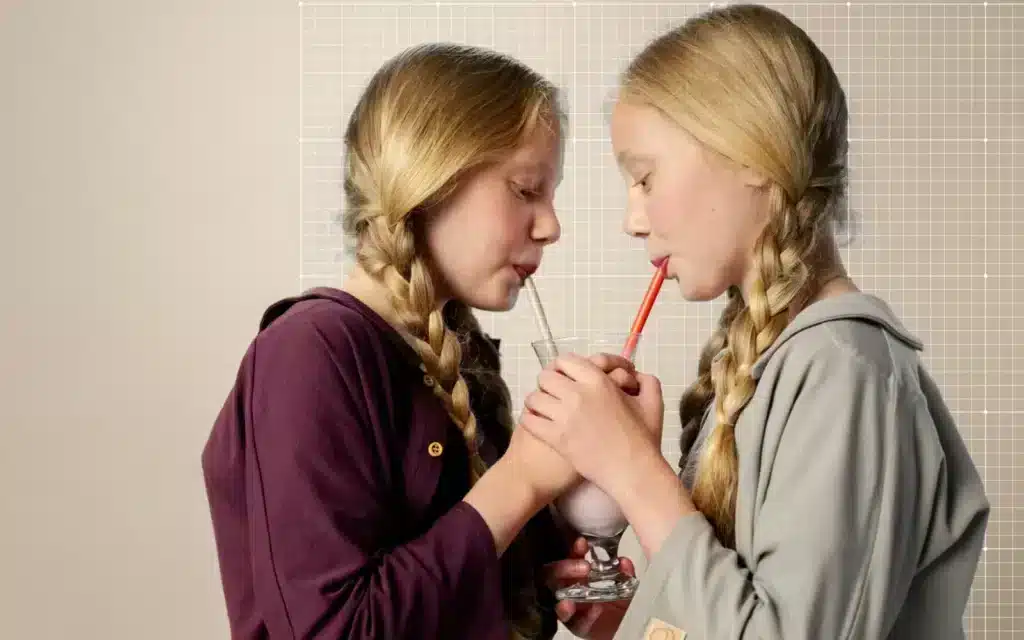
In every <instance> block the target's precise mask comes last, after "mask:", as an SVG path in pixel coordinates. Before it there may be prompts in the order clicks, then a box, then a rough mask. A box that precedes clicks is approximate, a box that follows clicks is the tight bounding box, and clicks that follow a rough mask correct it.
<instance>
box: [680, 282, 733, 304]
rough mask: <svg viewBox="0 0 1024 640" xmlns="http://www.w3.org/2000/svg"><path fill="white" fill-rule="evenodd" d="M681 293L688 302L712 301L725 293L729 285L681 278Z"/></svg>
mask: <svg viewBox="0 0 1024 640" xmlns="http://www.w3.org/2000/svg"><path fill="white" fill-rule="evenodd" d="M676 284H678V285H679V293H681V294H682V296H683V299H684V300H686V301H687V302H711V301H712V300H715V299H717V298H718V297H719V296H721V295H722V294H724V293H725V292H726V290H727V289H728V287H717V286H707V285H706V284H704V283H695V282H687V281H685V280H683V279H682V278H680V279H679V280H678V281H677V283H676Z"/></svg>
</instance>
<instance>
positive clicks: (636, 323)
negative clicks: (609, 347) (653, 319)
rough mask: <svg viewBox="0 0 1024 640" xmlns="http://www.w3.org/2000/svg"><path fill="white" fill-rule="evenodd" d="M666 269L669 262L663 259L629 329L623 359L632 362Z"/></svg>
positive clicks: (663, 280) (623, 349)
mask: <svg viewBox="0 0 1024 640" xmlns="http://www.w3.org/2000/svg"><path fill="white" fill-rule="evenodd" d="M666 269H668V260H667V259H663V260H662V261H661V264H659V265H658V269H657V270H656V271H655V272H654V277H653V278H651V284H650V285H648V287H647V293H645V294H644V300H643V302H641V303H640V311H638V312H637V314H636V318H635V319H634V320H633V326H632V327H630V329H629V338H627V339H626V345H625V346H624V347H623V348H622V357H623V358H626V359H630V360H631V359H632V358H633V351H634V350H636V344H637V342H639V341H640V334H641V333H643V331H644V325H645V324H647V317H648V316H649V315H651V309H652V308H653V307H654V301H655V300H656V299H657V297H658V292H659V291H661V284H662V283H663V282H665V270H666Z"/></svg>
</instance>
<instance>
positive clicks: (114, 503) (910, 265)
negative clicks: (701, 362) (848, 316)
mask: <svg viewBox="0 0 1024 640" xmlns="http://www.w3.org/2000/svg"><path fill="white" fill-rule="evenodd" d="M773 4H775V6H778V7H779V8H781V9H783V10H784V11H786V12H787V13H789V14H790V15H791V16H793V17H794V18H795V19H796V20H797V21H798V22H800V23H801V24H802V25H804V26H805V28H807V29H808V31H809V32H810V33H811V35H812V36H813V37H815V38H816V39H817V40H818V42H819V43H820V44H821V46H822V48H823V49H824V50H825V51H826V53H828V54H829V55H830V56H831V58H832V60H833V63H834V65H835V67H836V69H837V71H838V72H839V73H840V76H841V77H842V79H843V81H844V83H845V84H846V86H847V91H848V94H849V97H850V103H851V109H852V111H853V114H854V122H853V131H852V136H853V138H854V140H853V153H852V162H853V192H854V198H853V207H854V208H855V209H856V210H857V212H858V213H859V215H860V217H861V219H862V222H863V226H862V228H861V230H860V237H859V239H858V240H857V241H856V242H855V243H854V244H852V245H851V246H850V247H849V248H848V249H847V252H846V256H847V259H848V261H849V264H850V266H851V268H852V270H853V272H854V274H855V275H856V276H857V277H858V279H859V281H860V282H861V283H862V285H864V286H865V287H866V288H867V289H869V290H872V291H874V292H876V293H878V294H880V295H882V296H883V297H885V298H887V299H888V300H889V301H890V302H891V303H892V305H893V306H894V308H895V309H896V310H897V312H898V313H901V314H902V315H903V317H904V319H905V320H906V322H907V324H908V325H909V326H910V327H911V328H912V330H914V331H916V332H917V333H918V334H919V335H920V336H921V337H922V338H923V339H924V340H925V342H926V343H927V345H928V350H927V352H926V357H927V359H928V363H929V365H930V366H931V367H932V370H933V371H934V372H935V373H936V375H937V377H938V379H939V381H940V383H941V384H942V385H943V387H944V389H945V390H946V393H947V397H948V399H949V401H950V403H951V405H952V406H953V409H954V410H955V412H956V415H957V416H958V418H959V419H960V422H961V425H962V429H963V433H964V435H965V437H966V439H967V440H968V442H969V444H970V447H971V449H972V452H973V453H974V455H975V456H976V459H977V460H978V462H979V464H980V465H981V466H982V469H983V473H984V477H985V480H986V482H987V484H988V488H989V492H990V494H991V496H992V499H993V502H994V504H995V512H994V513H993V518H992V524H991V526H990V536H989V543H988V548H987V549H986V552H985V555H984V558H983V564H982V567H981V570H980V572H979V577H978V580H977V583H976V590H975V593H974V596H973V598H972V602H971V604H970V607H969V610H968V622H969V629H970V634H969V635H970V637H971V638H986V639H987V638H1012V637H1019V636H1020V634H1022V633H1024V597H1022V595H1021V593H1024V591H1022V589H1024V569H1022V563H1024V551H1022V547H1024V523H1022V515H1021V506H1022V501H1021V499H1020V498H1019V497H1018V494H1019V492H1020V489H1021V485H1022V480H1024V478H1022V473H1021V471H1020V466H1021V464H1022V462H1024V446H1022V442H1024V441H1022V439H1021V437H1020V435H1019V431H1018V430H1019V426H1018V425H1019V424H1020V419H1021V416H1022V414H1024V403H1022V400H1021V396H1022V394H1021V391H1022V390H1024V387H1022V382H1024V379H1022V376H1021V374H1020V370H1021V369H1022V367H1024V340H1022V333H1021V331H1020V329H1019V328H1018V327H1017V324H1018V321H1019V318H1020V317H1021V310H1022V308H1024V307H1022V306H1021V304H1022V302H1024V301H1022V300H1021V297H1020V296H1021V294H1020V293H1019V291H1020V290H1021V285H1020V282H1021V276H1022V275H1024V273H1022V268H1021V261H1020V258H1019V257H1016V256H1015V253H1014V252H1015V251H1019V249H1020V247H1021V246H1022V241H1024V223H1022V222H1021V221H1020V216H1021V212H1020V208H1021V199H1020V196H1019V195H1018V194H1019V193H1020V182H1019V181H1020V178H1019V174H1020V166H1019V163H1020V152H1021V139H1022V137H1024V131H1022V124H1024V122H1022V116H1021V113H1020V104H1021V98H1022V95H1021V92H1022V89H1021V87H1022V86H1024V78H1022V77H1021V74H1022V72H1024V71H1022V66H1021V65H1022V56H1024V50H1022V46H1024V45H1019V44H1014V43H1013V40H1015V39H1016V40H1019V39H1020V36H1019V34H1020V33H1022V32H1024V5H1021V4H1020V3H1013V2H996V1H992V2H987V3H985V2H981V1H973V0H962V1H961V2H946V3H936V2H930V3H929V2H920V1H915V2H910V1H904V2H887V3H886V2H875V1H872V2H863V1H862V2H857V1H854V2H850V3H847V2H843V1H838V2H796V3H787V4H779V3H773ZM705 6H706V4H704V3H701V4H699V5H698V4H695V3H691V4H685V3H680V2H660V3H640V2H628V1H625V0H624V1H620V2H598V1H582V0H579V1H577V2H570V1H569V0H559V1H539V0H538V1H537V2H489V1H485V0H480V1H475V2H474V1H469V0H465V1H461V2H449V1H445V2H440V3H438V2H434V1H432V0H431V1H426V0H423V1H420V2H391V1H390V0H388V1H384V0H381V1H379V2H362V3H355V2H329V1H318V2H306V3H305V4H302V3H296V2H294V1H292V0H175V1H174V2H156V1H155V0H149V1H128V0H93V1H91V2H85V1H77V0H63V1H59V0H20V1H19V0H0V296H2V297H0V300H2V302H0V329H2V333H0V514H2V518H3V520H2V522H0V567H2V569H0V638H4V639H6V638H12V639H16V640H22V639H25V640H36V639H45V640H50V639H63V638H72V637H74V638H83V639H89V640H93V639H95V640H136V639H145V640H150V639H152V640H163V639H168V640H170V639H175V640H178V639H189V640H191V639H197V640H199V639H217V638H224V637H226V625H225V622H224V616H223V604H222V598H221V594H220V591H219V584H218V582H217V568H216V564H215V562H216V560H215V555H214V550H213V544H212V539H211V537H210V529H209V524H208V516H207V509H206V503H205V497H204V495H203V492H202V485H201V478H200V473H199V469H198V455H199V450H200V448H201V446H202V443H203V441H204V439H205V437H206V434H207V432H208V429H209V426H210V422H211V420H212V418H213V415H214V413H215V412H216V410H217V408H218V407H219V405H220V402H221V401H222V399H223V395H224V393H225V392H226V390H227V388H228V386H229V385H230V382H231V377H232V375H233V373H234V370H235V367H236V365H237V362H238V360H239V358H240V356H241V353H242V350H243V349H244V347H245V344H246V343H247V342H248V340H249V339H250V337H251V334H252V331H253V329H254V328H255V326H256V322H257V320H258V316H259V313H260V312H261V310H262V309H263V307H264V306H265V305H266V304H267V303H269V302H270V301H272V300H273V299H275V298H276V297H279V296H282V295H287V294H290V293H292V292H295V291H297V290H298V289H300V288H305V287H308V286H312V285H315V284H337V282H339V281H340V278H341V274H342V272H343V268H344V265H343V264H342V263H341V262H340V261H339V247H340V244H339V241H338V237H337V230H336V229H335V228H334V227H333V225H332V223H331V220H332V218H333V217H334V216H335V215H336V214H337V213H338V210H339V207H340V185H339V183H338V178H339V175H340V173H339V167H338V154H339V151H340V146H339V144H338V140H337V137H338V135H339V134H340V128H341V126H342V125H343V122H344V119H345V118H346V117H347V115H348V112H349V110H350V109H351V107H352V105H353V104H354V101H355V98H356V96H357V95H358V91H359V89H360V88H361V86H362V83H364V82H365V81H366V79H367V77H368V75H369V73H371V72H372V70H373V69H374V68H375V67H376V66H377V65H379V64H380V63H381V62H383V60H384V59H385V58H386V57H388V56H390V55H392V54H393V53H395V52H397V51H398V50H399V49H400V48H402V47H404V46H408V45H410V44H413V43H415V42H419V41H423V40H430V39H454V40H461V41H468V42H473V43H476V44H483V45H488V46H493V47H496V48H498V49H501V50H504V51H506V52H509V53H512V54H515V55H517V56H519V57H520V58H522V59H524V60H526V61H527V62H529V63H531V64H533V65H534V66H535V67H536V68H538V69H539V70H541V71H543V72H545V73H548V74H549V75H550V76H551V77H552V78H553V79H555V80H557V81H558V82H560V83H561V84H562V85H563V86H565V87H566V89H567V90H568V92H569V99H570V104H571V107H572V127H573V129H572V135H573V142H572V143H571V147H570V153H569V155H568V158H567V163H568V164H567V179H566V181H565V183H564V186H563V187H562V189H561V191H560V193H559V204H560V210H561V211H562V219H563V224H564V227H565V230H564V233H563V242H562V243H561V244H560V245H559V246H558V247H556V248H555V249H553V250H552V251H550V252H549V255H548V258H547V261H546V262H545V264H544V266H543V268H542V270H541V272H540V274H539V276H538V282H539V285H540V287H541V293H542V295H543V297H544V299H545V301H546V303H547V305H548V313H549V315H550V316H551V321H552V324H553V325H554V326H555V327H556V330H561V331H564V332H570V331H572V332H587V331H600V330H623V329H624V328H625V326H626V323H628V322H629V318H630V315H631V314H632V313H633V311H634V309H635V305H636V304H637V302H638V301H639V298H640V297H641V295H642V292H643V288H644V286H645V284H646V281H647V278H648V275H649V267H648V266H647V265H646V263H645V260H644V258H643V253H642V248H641V246H640V245H639V244H637V243H634V242H631V241H629V240H627V239H626V238H625V237H623V236H621V235H620V234H619V232H618V228H619V224H620V214H621V210H622V204H623V200H622V197H623V191H622V187H621V185H620V181H619V178H618V177H617V175H616V174H615V171H614V168H613V166H612V162H611V158H610V155H609V145H608V141H607V131H606V128H605V126H604V122H603V119H602V115H601V110H602V103H603V101H604V99H605V96H606V95H607V93H608V91H610V89H611V87H612V84H613V82H614V76H615V73H616V72H617V71H618V70H619V69H620V68H621V66H622V65H623V64H624V63H625V61H626V60H627V59H628V57H629V55H630V54H631V53H632V52H634V51H635V50H636V49H637V48H639V47H640V46H641V45H642V43H643V42H644V41H645V40H646V39H647V38H649V37H651V36H653V35H654V34H655V33H657V32H658V31H660V30H661V29H663V28H664V27H666V26H668V25H669V24H674V23H676V22H678V21H679V20H680V19H682V18H684V17H685V16H687V15H689V14H691V13H693V12H694V11H696V10H697V9H698V8H703V7H705ZM717 309H718V307H717V306H716V305H705V306H700V305H690V304H685V303H683V302H681V301H680V300H679V297H678V294H677V293H675V292H674V291H673V290H672V289H670V288H666V291H665V293H664V295H663V296H662V298H661V300H660V301H659V304H658V306H657V308H656V310H655V314H654V316H653V317H652V320H651V323H650V324H649V325H648V327H649V328H648V332H647V336H646V345H645V347H644V349H643V350H642V352H641V362H642V365H643V366H645V367H646V368H648V369H651V370H654V371H656V372H657V373H658V374H659V375H661V377H662V378H663V380H664V382H665V383H666V392H667V394H668V395H669V397H668V399H667V400H668V403H669V404H670V405H673V404H674V403H675V401H676V399H677V398H678V395H679V393H681V391H682V388H683V386H684V385H685V384H686V383H688V382H689V381H690V379H691V378H692V371H693V368H694V366H695V364H694V363H695V357H696V352H697V349H698V347H699V345H700V343H701V342H702V341H703V340H704V339H705V338H706V336H707V335H708V333H709V331H710V328H711V324H712V319H713V317H714V315H715V313H716V312H717ZM486 322H487V324H488V326H489V327H490V328H491V329H493V330H494V332H495V333H497V334H499V335H500V336H501V337H502V338H503V339H504V340H505V345H506V351H505V357H506V360H507V366H508V369H509V374H510V382H511V383H512V385H513V388H514V393H515V394H516V397H517V398H520V397H521V396H522V395H523V394H524V393H525V392H526V391H528V390H529V389H528V386H529V384H530V383H531V381H532V379H533V376H534V375H535V373H536V371H537V368H536V365H535V364H534V363H533V360H532V357H531V355H530V353H529V348H528V346H527V342H528V341H529V340H530V339H532V338H533V337H534V336H533V329H532V322H531V321H530V319H529V318H528V316H527V309H526V305H522V308H520V309H517V310H515V311H513V312H512V313H510V314H508V315H507V316H504V317H501V316H493V317H492V316H488V317H487V318H486ZM655 347H657V349H655ZM673 413H674V412H670V413H669V420H668V422H667V424H668V425H670V427H668V428H667V429H666V439H665V452H666V455H667V456H668V457H669V458H670V459H671V460H673V461H674V460H675V458H676V457H677V455H678V452H677V448H676V444H675V439H676V437H677V429H676V428H674V427H675V422H674V416H673Z"/></svg>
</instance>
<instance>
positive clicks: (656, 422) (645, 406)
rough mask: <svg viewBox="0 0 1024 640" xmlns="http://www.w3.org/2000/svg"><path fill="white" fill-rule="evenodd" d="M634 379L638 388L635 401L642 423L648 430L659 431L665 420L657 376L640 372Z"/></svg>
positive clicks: (663, 399) (662, 396) (663, 404)
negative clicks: (640, 412)
mask: <svg viewBox="0 0 1024 640" xmlns="http://www.w3.org/2000/svg"><path fill="white" fill-rule="evenodd" d="M636 379H637V382H638V383H639V386H640V392H639V393H638V394H637V396H636V401H637V404H639V405H640V410H641V411H642V412H643V416H644V421H645V422H646V423H647V427H648V428H649V429H652V430H655V429H656V430H658V431H660V430H661V426H662V421H663V420H664V418H665V397H664V395H663V394H662V390H661V380H659V379H658V377H657V376H652V375H648V374H646V373H640V372H637V374H636Z"/></svg>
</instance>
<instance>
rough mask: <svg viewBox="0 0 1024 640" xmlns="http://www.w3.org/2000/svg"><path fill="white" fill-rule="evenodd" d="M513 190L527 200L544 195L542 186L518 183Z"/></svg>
mask: <svg viewBox="0 0 1024 640" xmlns="http://www.w3.org/2000/svg"><path fill="white" fill-rule="evenodd" d="M512 190H513V191H515V193H516V195H517V196H519V197H520V198H521V199H523V200H526V201H532V200H536V199H537V198H539V197H541V196H542V195H543V193H541V190H540V187H527V186H523V185H519V184H517V185H514V186H513V189H512Z"/></svg>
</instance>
